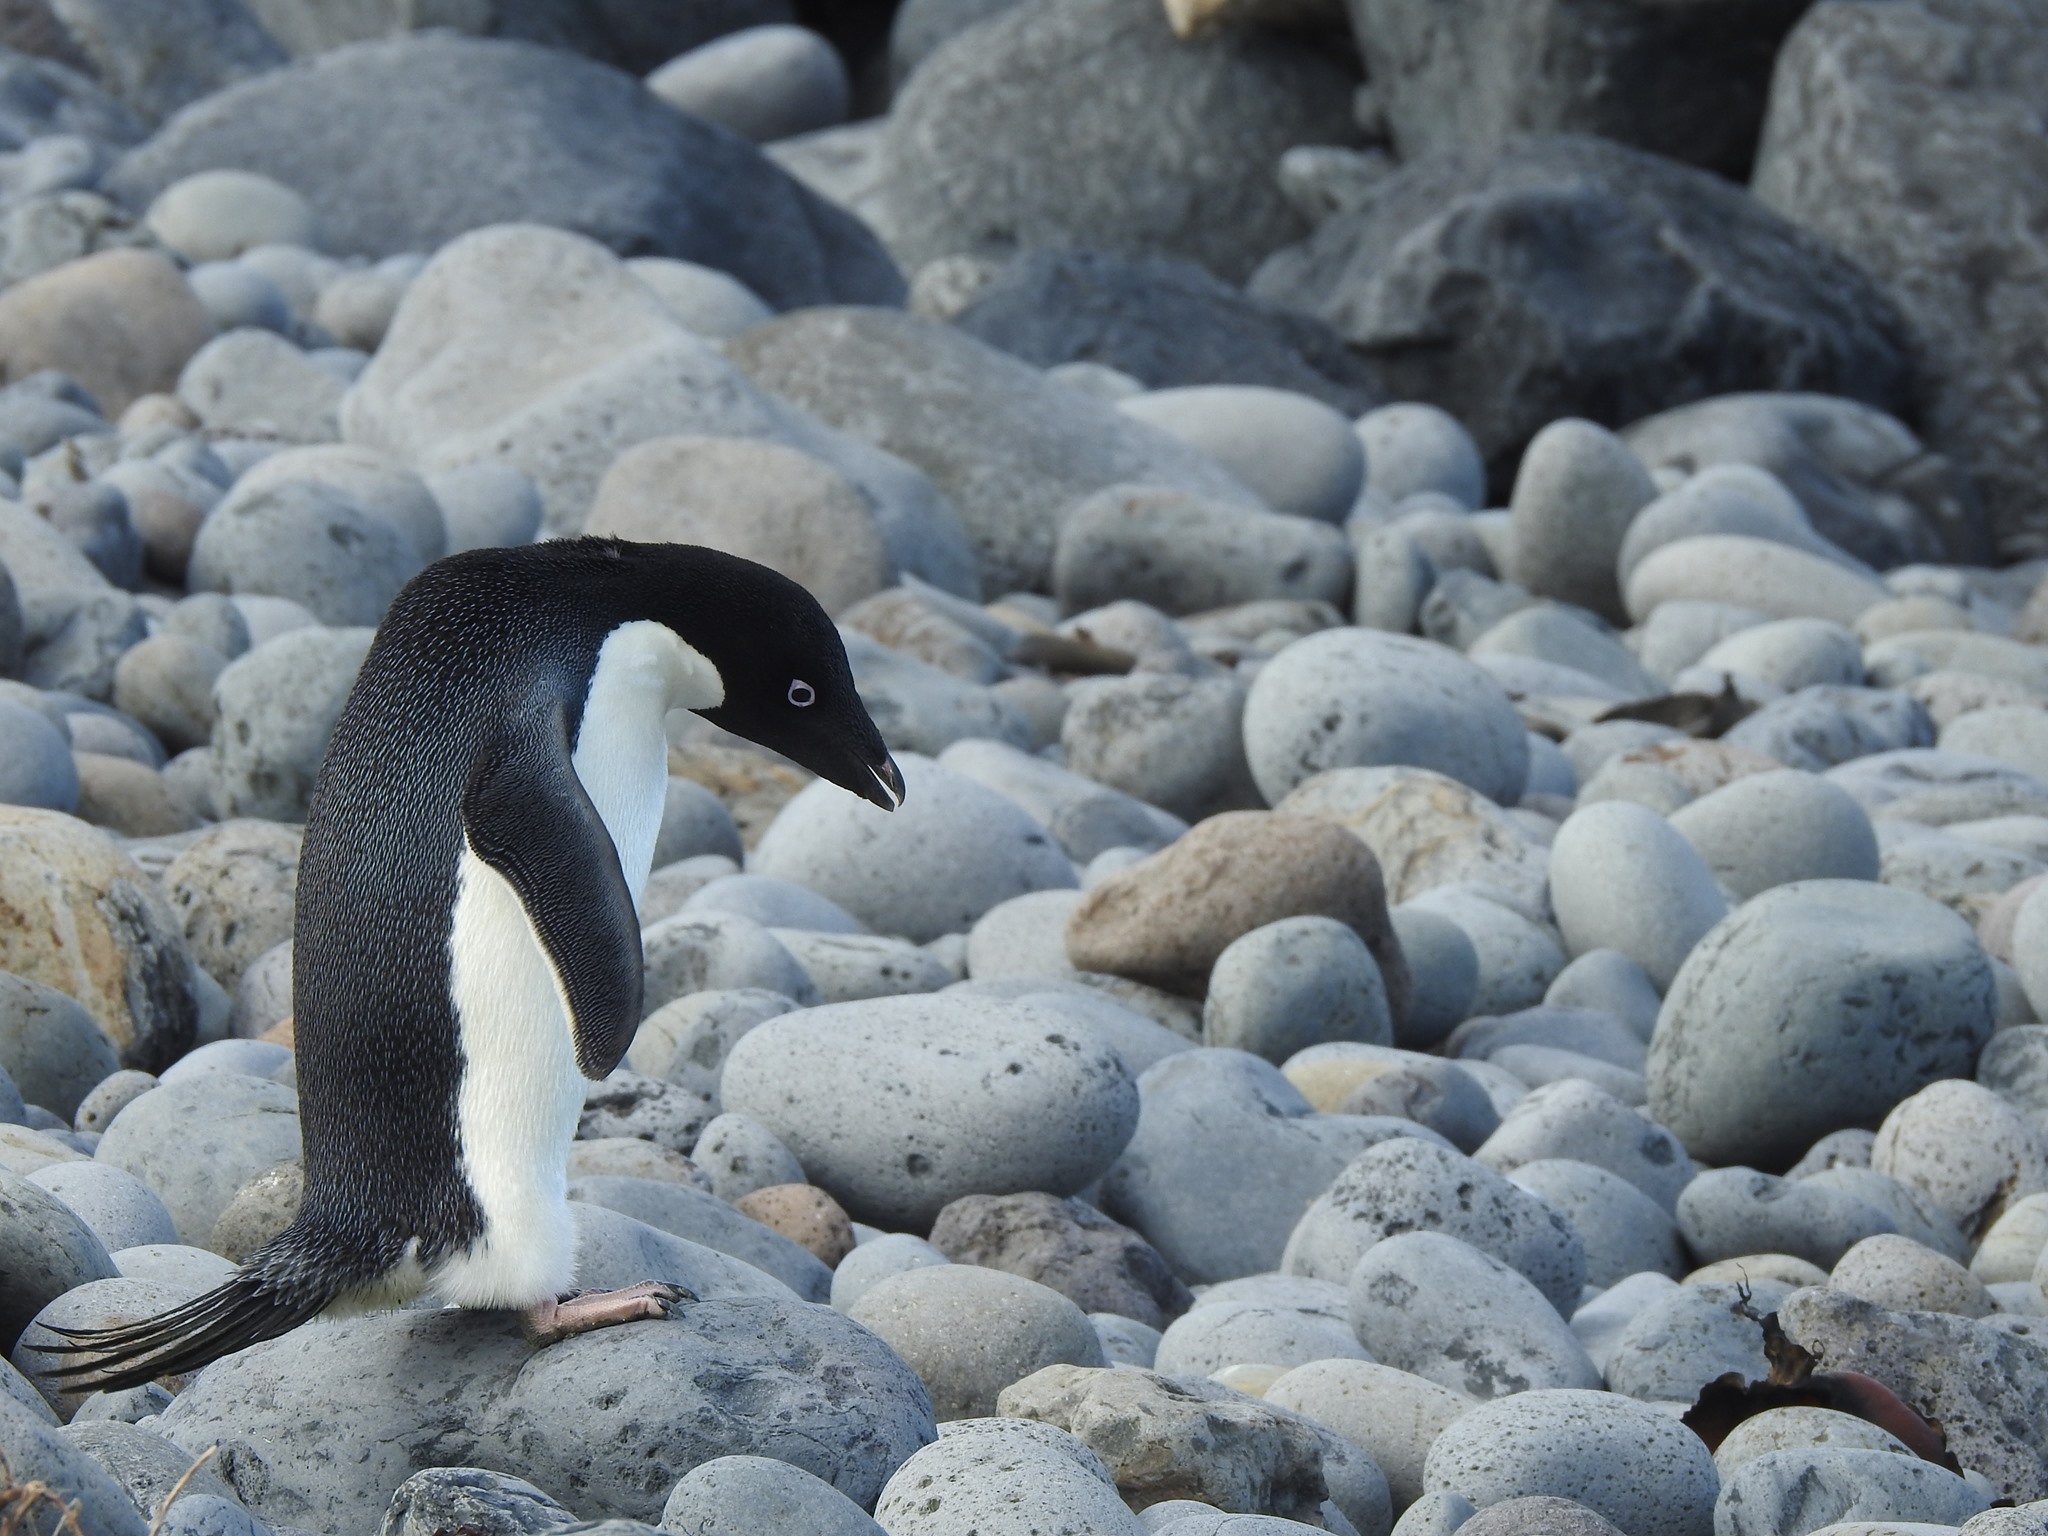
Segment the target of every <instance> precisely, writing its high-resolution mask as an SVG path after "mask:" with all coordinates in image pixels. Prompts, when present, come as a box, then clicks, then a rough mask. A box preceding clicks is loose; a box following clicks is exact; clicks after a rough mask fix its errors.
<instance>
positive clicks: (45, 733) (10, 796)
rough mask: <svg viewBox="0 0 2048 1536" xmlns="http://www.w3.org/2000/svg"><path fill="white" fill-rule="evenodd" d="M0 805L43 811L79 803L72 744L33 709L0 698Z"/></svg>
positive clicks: (73, 805) (64, 809)
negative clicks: (23, 806) (31, 807)
mask: <svg viewBox="0 0 2048 1536" xmlns="http://www.w3.org/2000/svg"><path fill="white" fill-rule="evenodd" d="M0 804H4V805H27V806H33V807H35V808H37V809H38V810H45V811H67V812H68V811H72V810H75V809H76V808H77V806H78V767H77V765H76V764H75V763H74V762H72V760H71V745H70V743H69V742H67V741H66V740H65V739H64V735H63V733H62V732H60V731H59V730H58V729H57V728H56V727H55V726H54V725H52V724H51V723H50V722H49V721H48V720H47V719H45V718H44V717H43V716H42V715H41V714H39V713H37V712H36V711H35V710H32V709H27V708H25V707H23V706H22V705H20V704H16V703H14V702H12V701H11V700H7V699H0Z"/></svg>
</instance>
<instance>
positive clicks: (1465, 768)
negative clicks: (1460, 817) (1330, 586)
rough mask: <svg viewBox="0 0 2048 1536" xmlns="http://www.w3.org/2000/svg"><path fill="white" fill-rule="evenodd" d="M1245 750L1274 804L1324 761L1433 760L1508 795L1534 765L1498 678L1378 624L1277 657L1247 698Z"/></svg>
mask: <svg viewBox="0 0 2048 1536" xmlns="http://www.w3.org/2000/svg"><path fill="white" fill-rule="evenodd" d="M1447 718H1448V719H1454V720H1456V721H1458V722H1459V728H1458V729H1457V730H1446V729H1445V728H1444V722H1445V720H1446V719H1447ZM1245 752H1246V756H1247V758H1248V759H1249V761H1250V763H1251V769H1252V776H1253V778H1254V779H1256V780H1257V782H1258V786H1259V790H1260V792H1261V793H1262V794H1264V795H1265V796H1266V799H1267V800H1268V802H1269V803H1276V802H1278V801H1279V800H1280V799H1281V797H1282V796H1284V795H1286V794H1287V792H1288V791H1289V790H1291V789H1293V788H1294V787H1295V786H1296V785H1297V784H1299V783H1301V782H1302V781H1303V780H1304V779H1307V778H1309V777H1310V776H1311V775H1313V774H1315V773H1317V772H1320V771H1321V770H1323V769H1326V768H1346V767H1372V766H1383V765H1390V764H1403V765H1408V766H1414V767H1422V768H1433V769H1436V770H1437V771H1438V772H1441V773H1444V774H1446V775H1448V776H1449V777H1451V778H1454V779H1457V780H1459V781H1460V782H1462V783H1466V784H1469V785H1471V786H1472V787H1473V788H1474V789H1476V790H1478V791H1479V792H1480V793H1481V794H1483V795H1486V796H1487V797H1488V798H1490V799H1493V800H1495V801H1499V802H1502V803H1508V804H1512V803H1513V802H1514V801H1515V800H1517V799H1518V798H1520V795H1521V791H1522V785H1523V782H1524V780H1525V779H1526V778H1527V776H1528V743H1527V742H1526V740H1525V739H1524V736H1523V731H1522V726H1521V721H1520V719H1519V718H1518V717H1517V716H1516V715H1515V712H1514V710H1513V708H1512V707H1511V706H1510V705H1509V704H1508V702H1507V698H1506V695H1505V694H1504V693H1503V692H1502V691H1501V689H1500V685H1499V684H1498V683H1496V682H1494V681H1493V679H1492V678H1491V677H1489V676H1487V674H1486V673H1485V672H1484V671H1483V670H1481V669H1480V668H1478V667H1476V666H1474V665H1473V664H1472V663H1470V662H1468V661H1465V660H1463V659H1462V658H1460V657H1458V656H1457V655H1456V653H1454V652H1452V651H1451V650H1449V649H1448V648H1447V647H1443V646H1438V645H1434V644H1432V643H1430V642H1428V641H1423V640H1416V639H1413V638H1410V637H1408V636H1405V635H1389V634H1386V633H1384V632H1381V631H1378V630H1364V629H1332V630H1325V631H1323V632H1322V633H1321V634H1318V635H1311V636H1309V637H1308V638H1307V639H1304V640H1297V641H1296V642H1295V643H1294V644H1293V645H1290V646H1288V647H1287V649H1286V650H1284V651H1282V652H1281V653H1280V655H1279V656H1276V657H1275V658H1274V659H1273V660H1272V661H1271V662H1269V663H1267V665H1266V666H1265V667H1263V668H1262V669H1261V670H1260V672H1259V675H1258V677H1257V678H1256V679H1255V680H1254V681H1253V684H1252V688H1251V692H1250V695H1249V696H1248V698H1247V699H1246V702H1245Z"/></svg>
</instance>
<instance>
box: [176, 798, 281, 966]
mask: <svg viewBox="0 0 2048 1536" xmlns="http://www.w3.org/2000/svg"><path fill="white" fill-rule="evenodd" d="M298 880H299V830H298V828H296V827H290V826H286V825H284V824H283V823H281V822H275V821H256V820H236V821H224V822H222V823H221V824H220V825H219V826H217V827H210V828H208V829H207V830H206V831H205V832H203V833H201V834H200V836H199V837H197V838H196V839H194V840H193V842H192V844H191V845H190V846H189V847H187V848H185V849H183V850H182V851H181V852H180V853H179V854H178V856H177V857H176V858H174V859H172V860H171V862H170V864H169V865H168V866H167V867H166V868H165V870H164V873H163V881H162V885H163V892H164V895H165V897H166V898H167V899H168V900H169V901H170V904H171V910H172V911H174V912H176V913H177V914H178V920H179V922H180V923H181V924H182V925H183V927H184V932H185V942H186V943H187V944H189V945H190V946H191V947H192V958H193V959H195V960H197V961H198V962H199V963H200V964H201V965H203V966H205V967H206V969H207V970H208V971H210V972H211V973H212V974H213V978H214V980H216V981H218V982H219V983H220V984H221V985H222V986H223V987H226V988H227V989H228V990H229V991H230V992H232V991H234V989H235V984H236V983H237V982H239V981H240V980H241V979H242V972H244V971H246V970H247V969H248V968H249V967H250V965H251V964H252V963H253V962H254V961H255V959H256V957H257V956H258V955H260V954H262V953H263V952H264V951H265V950H267V949H269V948H271V947H272V946H273V945H277V944H282V943H283V942H284V941H285V940H286V939H289V938H290V937H291V936H292V911H293V898H294V896H295V895H296V889H297V886H298Z"/></svg>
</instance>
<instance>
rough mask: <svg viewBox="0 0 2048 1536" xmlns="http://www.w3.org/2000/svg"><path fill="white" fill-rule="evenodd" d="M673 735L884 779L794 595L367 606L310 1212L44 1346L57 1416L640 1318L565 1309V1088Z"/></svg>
mask: <svg viewBox="0 0 2048 1536" xmlns="http://www.w3.org/2000/svg"><path fill="white" fill-rule="evenodd" d="M672 709H690V710H695V711H696V712H697V713H698V714H700V715H702V716H704V717H705V718H706V719H708V720H711V721H713V722H714V723H716V724H718V725H720V726H723V727H724V728H725V729H727V730H730V731H733V732H735V733H736V734H738V735H741V736H744V737H747V738H748V739H750V740H752V741H756V742H759V743H760V744H761V745H763V746H766V747H772V748H773V749H775V750H776V751H778V752H781V753H783V754H784V755H786V756H788V757H790V758H792V759H794V760H795V761H796V762H798V763H801V764H802V765H803V766H805V767H807V768H809V769H811V770H812V771H813V772H815V773H817V774H819V775H820V776H821V777H823V778H826V779H829V780H831V781H832V782H833V783H835V784H838V785H841V786H842V787H844V788H846V789H849V790H851V791H852V792H853V793H855V794H857V795H860V796H862V797H864V798H866V799H868V800H871V801H873V802H874V803H875V804H876V805H878V806H881V807H882V808H883V809H885V810H893V809H895V807H896V806H897V805H899V804H900V803H901V802H902V798H903V780H902V777H901V776H900V775H899V773H898V772H897V769H896V765H895V763H894V762H893V761H892V760H891V759H890V756H889V753H888V750H887V748H886V747H885V746H884V745H883V742H882V737H881V733H880V732H879V731H877V730H876V729H875V725H874V722H873V721H872V720H870V719H869V718H868V713H867V711H866V709H865V708H864V707H863V706H862V704H861V701H860V698H859V696H858V695H857V694H856V693H855V692H854V684H853V676H852V672H851V670H850V669H849V667H848V665H847V661H846V652H845V648H844V647H843V645H842V644H841V642H840V638H839V634H838V631H837V630H836V629H835V628H834V627H833V624H832V621H831V620H830V619H829V618H828V617H827V616H826V614H825V612H824V610H823V609H822V608H820V607H819V606H818V604H817V602H816V601H815V600H814V599H813V598H812V597H811V595H810V594H809V593H808V592H806V591H805V590H804V589H803V588H802V587H800V586H798V585H797V584H796V583H795V582H793V581H790V580H788V579H787V578H785V577H783V576H781V575H778V574H777V573H776V572H774V571H771V570H769V569H768V568H766V567H765V566H760V565H756V564H754V563H753V562H751V561H748V560H742V559H738V558H736V557H734V556H731V555H726V554H721V553H719V552H717V551H715V550H709V549H699V548H695V547H692V546H687V545H663V544H627V543H621V542H618V541H616V540H610V539H577V540H573V541H561V542H556V543H547V544H538V545H533V546H529V547H526V548H521V549H494V550H477V551H473V552H471V553H467V554H461V555H455V556H452V557H450V558H448V559H446V560H442V561H439V562H437V563H436V564H434V565H432V566H430V567H428V568H427V570H426V571H425V572H423V573H422V574H421V575H420V576H419V577H417V578H416V579H415V580H414V581H413V582H412V583H411V584H410V585H409V586H407V587H406V588H405V590H404V591H403V592H401V593H400V594H399V595H398V598H397V600H396V601H395V602H394V603H393V604H392V605H391V610H390V612H389V613H388V614H387V615H386V616H385V619H384V622H383V625H382V626H381V627H380V628H379V630H378V632H377V637H376V639H375V641H374V642H373V643H372V645H371V646H370V651H369V655H368V656H367V657H366V658H365V659H364V662H363V666H362V671H361V672H360V674H359V675H358V676H357V678H356V683H355V687H354V690H353V691H352V692H351V693H350V695H349V698H348V703H347V704H346V706H345V707H344V708H343V710H342V714H341V719H340V721H339V722H338V723H337V724H336V726H335V729H334V735H333V738H332V741H331V743H330V745H329V747H328V751H327V757H326V761H325V762H324V763H323V765H322V767H321V769H320V775H319V778H318V779H317V781H316V782H315V784H314V788H313V795H312V801H311V804H310V807H309V810H308V813H307V817H306V832H305V842H304V847H303V851H302V853H301V856H300V862H299V884H298V912H297V919H296V925H295V927H294V930H293V951H292V961H293V966H292V1003H293V1009H294V1019H295V1026H294V1028H295V1036H296V1041H297V1056H298V1061H297V1068H298V1090H299V1106H300V1129H301V1134H302V1136H303V1139H304V1142H305V1174H306V1186H305V1199H304V1202H303V1204H302V1206H301V1208H300V1211H299V1215H298V1217H297V1219H296V1220H294V1221H293V1222H292V1224H291V1225H290V1226H289V1227H287V1228H286V1229H285V1230H284V1231H283V1232H282V1233H281V1234H279V1236H277V1237H276V1238H275V1239H273V1240H272V1241H271V1242H269V1243H266V1244H265V1245H264V1246H263V1247H262V1248H260V1249H258V1250H257V1251H256V1253H254V1254H253V1255H251V1257H250V1258H249V1261H248V1262H247V1263H246V1264H244V1265H243V1266H242V1268H241V1269H240V1270H239V1271H238V1272H237V1273H236V1274H235V1275H234V1277H233V1278H231V1279H230V1280H228V1281H227V1282H226V1283H225V1284H223V1285H221V1286H219V1287H218V1288H216V1289H214V1290H211V1291H208V1292H207V1293H206V1294H205V1295H203V1296H200V1297H198V1298H197V1299H195V1300H193V1301H190V1302H187V1303H186V1304H185V1305H183V1306H181V1307H178V1308H176V1309H174V1310H172V1311H169V1312H166V1313H163V1314H162V1315H160V1316H157V1317H153V1318H149V1319H146V1320H145V1321H142V1322H139V1323H135V1324H133V1325H131V1326H128V1327H121V1328H111V1329H104V1330H90V1331H88V1330H75V1331H74V1330H62V1329H53V1330H51V1331H53V1332H57V1333H60V1334H62V1335H63V1337H64V1339H65V1345H64V1346H63V1348H62V1350H61V1353H62V1354H63V1355H64V1356H65V1357H66V1364H65V1365H64V1366H62V1367H60V1368H59V1369H58V1370H57V1371H55V1372H53V1373H52V1375H53V1376H54V1377H56V1378H57V1379H59V1380H62V1381H63V1382H64V1384H65V1386H66V1387H67V1389H69V1390H74V1391H77V1390H90V1389H92V1388H114V1387H123V1386H133V1385H137V1384H140V1383H142V1382H145V1381H149V1380H151V1379H153V1378H155V1377H158V1376H163V1375H167V1374H176V1373H183V1372H188V1371H192V1370H196V1369H198V1368H199V1367H200V1366H202V1365H205V1364H206V1363H208V1362H209V1361H212V1360H215V1359H218V1358H219V1357H220V1356H222V1355H225V1354H228V1353H230V1352H232V1351H234V1350H238V1349H241V1348H244V1347H245V1346H247V1345H250V1344H254V1343H256V1342H257V1341H259V1340H262V1339H268V1338H274V1337H275V1336H277V1335H278V1334H281V1333H284V1332H286V1331H287V1330H289V1329H291V1328H294V1327H296V1326H298V1325H299V1324H300V1323H303V1322H305V1321H306V1320H307V1319H308V1318H311V1317H314V1316H317V1315H318V1314H320V1313H322V1312H325V1311H327V1310H328V1309H329V1308H336V1309H337V1310H340V1309H356V1308H361V1307H365V1306H371V1307H374V1306H381V1305H394V1304H397V1303H399V1302H402V1301H404V1300H406V1299H408V1298H409V1297H411V1296H414V1295H417V1294H420V1293H423V1292H424V1293H431V1294H433V1295H435V1296H437V1297H439V1298H440V1299H442V1300H443V1301H446V1302H452V1303H455V1304H457V1305H460V1306H465V1307H486V1308H517V1309H520V1310H521V1311H522V1312H523V1313H524V1314H525V1320H526V1325H527V1329H528V1332H529V1333H530V1334H531V1335H532V1336H533V1337H534V1338H535V1339H536V1340H539V1341H542V1342H545V1341H547V1340H550V1339H555V1338H560V1337H562V1336H564V1335H566V1334H569V1333H575V1332H580V1331H582V1330H583V1329H586V1328H593V1327H598V1326H602V1325H604V1324H607V1323H613V1322H623V1321H627V1320H630V1319H634V1318H641V1317H661V1316H665V1315H667V1314H668V1312H669V1310H670V1309H671V1307H672V1306H673V1304H674V1303H675V1302H676V1301H677V1300H679V1299H681V1296H680V1293H678V1292H677V1291H675V1290H674V1289H672V1288H670V1287H667V1286H664V1285H660V1284H656V1283H649V1284H646V1285H640V1286H634V1287H631V1288H629V1289H627V1290H623V1291H612V1292H605V1293H602V1294H596V1295H581V1296H574V1297H569V1296H566V1295H565V1293H566V1292H568V1290H569V1287H570V1284H571V1281H572V1278H573V1276H572V1271H573V1267H574V1253H575V1231H574V1226H573V1223H572V1220H571V1215H570V1210H569V1205H568V1201H567V1197H566V1193H565V1186H566V1183H567V1163H568V1153H569V1145H570V1142H571V1141H572V1139H573V1138H574V1136H575V1131H576V1121H577V1117H578V1115H579V1113H580V1111H581V1109H582V1105H583V1093H584V1082H585V1079H586V1078H601V1077H603V1076H605V1075H606V1074H607V1073H609V1072H610V1071H611V1070H612V1069H613V1068H614V1067H616V1066H617V1065H618V1063H619V1060H620V1058H621V1057H623V1056H624V1055H625V1052H626V1047H627V1046H628V1044H630V1043H631V1041H632V1038H633V1034H634V1031H635V1030H636V1029H637V1028H638V1027H639V1024H640V1014H641V953H640V926H639V922H638V917H637V912H636V903H637V901H638V897H639V893H640V891H641V888H642V887H643V885H644V884H645V882H646V879H647V875H648V868H649V865H650V863H651V862H652V860H653V856H654V843H655V836H656V834H657V832H658V831H659V830H660V825H661V815H662V805H663V800H664V796H665V794H666V790H667V784H668V741H667V736H666V733H665V732H664V730H663V726H662V719H663V716H664V715H665V714H667V713H668V711H670V710H672Z"/></svg>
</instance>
